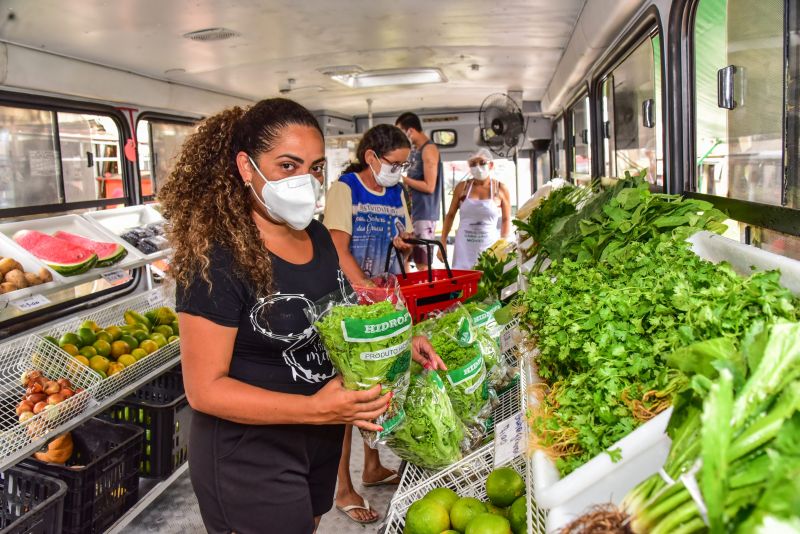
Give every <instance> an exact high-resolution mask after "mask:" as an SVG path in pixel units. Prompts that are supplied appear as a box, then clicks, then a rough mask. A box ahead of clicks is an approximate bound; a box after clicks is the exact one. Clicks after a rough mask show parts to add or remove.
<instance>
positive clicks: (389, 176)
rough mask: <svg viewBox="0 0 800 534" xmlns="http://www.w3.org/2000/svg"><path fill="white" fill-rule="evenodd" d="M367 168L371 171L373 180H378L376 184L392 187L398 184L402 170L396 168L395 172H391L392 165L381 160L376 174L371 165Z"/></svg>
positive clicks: (401, 176)
mask: <svg viewBox="0 0 800 534" xmlns="http://www.w3.org/2000/svg"><path fill="white" fill-rule="evenodd" d="M369 170H370V171H372V176H374V177H375V181H376V182H378V185H380V186H381V187H393V186H395V185H397V184H399V183H400V180H401V179H402V178H403V171H402V170H400V169H397V170H396V171H395V172H392V166H391V165H390V164H388V163H383V162H381V170H380V171H379V172H378V173H377V174H375V171H374V170H372V165H370V166H369Z"/></svg>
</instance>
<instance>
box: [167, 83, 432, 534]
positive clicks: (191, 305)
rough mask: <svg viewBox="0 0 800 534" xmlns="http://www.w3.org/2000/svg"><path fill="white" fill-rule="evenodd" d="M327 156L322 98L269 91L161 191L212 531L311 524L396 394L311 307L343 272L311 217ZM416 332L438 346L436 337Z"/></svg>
mask: <svg viewBox="0 0 800 534" xmlns="http://www.w3.org/2000/svg"><path fill="white" fill-rule="evenodd" d="M324 158H325V146H324V141H323V136H322V132H321V130H320V128H319V125H318V124H317V122H316V120H315V119H314V117H313V115H311V113H309V112H308V110H306V109H305V108H303V107H302V106H300V105H299V104H296V103H295V102H292V101H290V100H286V99H270V100H264V101H261V102H259V103H258V104H256V105H254V106H252V107H251V108H248V109H247V110H243V109H241V108H238V107H236V108H232V109H229V110H226V111H223V112H221V113H219V114H217V115H215V116H212V117H210V118H208V119H206V120H205V121H203V123H201V125H200V126H199V128H198V131H197V133H195V134H194V135H192V136H191V137H190V138H189V139H188V140H187V142H186V144H185V145H184V146H183V149H182V151H181V154H180V155H179V157H178V160H177V162H176V165H175V169H174V170H173V172H172V174H171V175H170V177H169V179H168V181H167V182H166V183H165V184H164V185H163V187H162V188H161V191H160V193H159V198H160V200H161V202H162V207H163V211H164V215H165V217H166V218H167V219H168V221H169V227H170V228H169V231H170V238H171V241H172V244H173V248H174V258H173V261H172V265H171V273H172V275H173V277H174V278H175V280H176V283H177V300H178V311H179V323H180V327H181V357H182V361H183V375H184V383H185V386H186V394H187V397H188V399H189V403H190V404H191V406H192V408H193V409H194V410H195V413H194V417H193V421H192V429H191V437H190V444H189V448H190V454H189V469H190V475H191V479H192V485H193V487H194V490H195V493H196V494H197V498H198V501H199V503H200V510H201V514H202V516H203V522H204V523H205V526H206V528H207V529H208V531H209V532H213V533H217V532H236V533H240V534H249V533H262V532H280V533H287V534H292V533H303V534H306V533H309V532H312V531H313V530H314V528H315V526H316V524H318V522H319V517H320V516H321V515H322V514H323V513H325V512H326V511H327V510H329V509H330V507H331V504H332V500H333V491H334V486H335V483H336V468H337V463H338V460H339V456H340V453H341V446H342V437H343V430H344V424H345V423H352V424H354V425H356V426H358V427H360V428H363V429H367V430H379V427H378V426H377V425H375V424H374V423H373V422H372V421H374V419H375V418H376V417H378V416H379V415H380V414H382V413H383V412H384V411H385V410H386V408H387V406H388V402H389V398H390V397H389V394H387V395H384V396H381V395H380V386H375V387H374V388H372V389H370V390H368V391H349V390H346V389H345V388H344V386H343V384H342V381H341V379H340V378H338V377H336V376H335V371H334V369H333V367H332V365H331V362H330V360H329V359H328V356H327V354H326V353H325V350H324V349H323V347H322V345H321V343H320V340H319V337H318V336H317V334H316V333H315V332H314V330H313V328H312V327H311V325H310V323H309V321H308V320H307V319H306V317H305V314H304V309H305V308H306V307H307V306H308V304H309V303H311V302H314V301H315V300H317V299H319V298H321V297H323V296H324V295H327V294H329V293H331V292H332V291H335V290H337V289H338V288H339V287H340V283H341V280H342V278H341V277H342V275H341V272H340V271H339V262H338V256H337V254H336V249H335V248H334V246H333V243H332V242H331V238H330V236H329V234H328V232H327V230H325V228H324V227H323V226H322V225H321V224H320V223H318V222H317V221H313V220H312V218H313V214H314V208H315V204H316V199H317V197H318V195H319V188H320V184H321V182H322V177H323V171H324ZM413 346H414V347H415V351H414V358H415V359H417V360H423V361H424V360H426V359H433V360H437V359H438V357H437V356H435V354H434V353H433V351H432V349H430V345H429V344H427V343H426V341H425V340H420V339H416V340H415V341H414V343H413Z"/></svg>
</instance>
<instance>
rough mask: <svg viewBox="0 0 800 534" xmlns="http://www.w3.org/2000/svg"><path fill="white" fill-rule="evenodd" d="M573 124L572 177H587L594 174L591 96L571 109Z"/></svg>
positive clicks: (571, 121)
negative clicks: (590, 119)
mask: <svg viewBox="0 0 800 534" xmlns="http://www.w3.org/2000/svg"><path fill="white" fill-rule="evenodd" d="M570 113H571V120H570V123H571V124H572V178H573V179H587V178H591V174H592V154H591V151H590V146H591V142H592V137H591V135H592V134H591V124H590V122H589V97H588V96H586V97H584V98H582V99H580V100H579V101H578V102H577V103H576V104H575V106H573V108H572V109H571V110H570Z"/></svg>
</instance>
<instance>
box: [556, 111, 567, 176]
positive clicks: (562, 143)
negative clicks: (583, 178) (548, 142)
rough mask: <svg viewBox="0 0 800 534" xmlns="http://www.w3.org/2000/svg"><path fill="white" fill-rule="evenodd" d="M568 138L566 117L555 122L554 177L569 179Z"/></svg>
mask: <svg viewBox="0 0 800 534" xmlns="http://www.w3.org/2000/svg"><path fill="white" fill-rule="evenodd" d="M566 139H567V136H566V134H565V133H564V117H563V116H562V117H559V118H557V119H555V120H554V121H553V143H554V144H553V153H554V158H553V176H555V177H558V178H566V177H567V147H566Z"/></svg>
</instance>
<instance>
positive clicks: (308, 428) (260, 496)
mask: <svg viewBox="0 0 800 534" xmlns="http://www.w3.org/2000/svg"><path fill="white" fill-rule="evenodd" d="M190 436H191V437H190V441H189V474H190V476H191V479H192V486H193V487H194V491H195V493H196V494H197V500H198V502H199V503H200V514H201V515H202V516H203V523H204V524H205V527H206V529H207V530H208V531H209V532H210V533H212V534H217V533H229V532H235V533H237V534H266V533H272V532H275V533H280V534H310V533H311V532H313V530H314V517H315V516H318V515H322V514H324V513H325V512H327V511H328V510H330V509H331V506H332V505H333V494H334V490H335V488H336V472H337V468H338V466H339V458H340V456H341V453H342V440H343V438H344V425H320V426H313V425H265V426H252V425H241V424H238V423H233V422H231V421H226V420H223V419H218V418H216V417H212V416H209V415H206V414H202V413H199V412H195V413H194V416H193V418H192V431H191V434H190Z"/></svg>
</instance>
